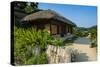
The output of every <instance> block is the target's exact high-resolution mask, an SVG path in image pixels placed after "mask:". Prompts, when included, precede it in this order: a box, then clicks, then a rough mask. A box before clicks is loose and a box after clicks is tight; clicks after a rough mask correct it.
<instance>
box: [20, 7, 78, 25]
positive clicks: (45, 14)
mask: <svg viewBox="0 0 100 67" xmlns="http://www.w3.org/2000/svg"><path fill="white" fill-rule="evenodd" d="M38 19H55V20H58V21H62V22H64V23H67V24H70V25H72V26H76V25H75V24H74V23H73V22H72V21H70V20H68V19H66V18H65V17H63V16H61V15H60V14H58V13H56V12H55V11H53V10H50V9H49V10H42V11H38V12H35V13H32V14H29V15H27V16H25V17H24V18H23V19H22V20H21V21H33V20H38Z"/></svg>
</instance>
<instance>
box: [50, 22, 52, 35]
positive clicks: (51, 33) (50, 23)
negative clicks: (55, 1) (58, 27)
mask: <svg viewBox="0 0 100 67" xmlns="http://www.w3.org/2000/svg"><path fill="white" fill-rule="evenodd" d="M50 34H52V28H51V23H50Z"/></svg>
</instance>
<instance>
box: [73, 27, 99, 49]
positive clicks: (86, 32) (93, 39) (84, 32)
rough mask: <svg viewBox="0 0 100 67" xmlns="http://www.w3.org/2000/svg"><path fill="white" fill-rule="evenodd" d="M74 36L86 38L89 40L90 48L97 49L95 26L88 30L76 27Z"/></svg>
mask: <svg viewBox="0 0 100 67" xmlns="http://www.w3.org/2000/svg"><path fill="white" fill-rule="evenodd" d="M74 34H75V35H76V36H78V37H88V36H89V39H90V40H91V47H97V26H92V27H90V28H82V27H77V28H75V29H74Z"/></svg>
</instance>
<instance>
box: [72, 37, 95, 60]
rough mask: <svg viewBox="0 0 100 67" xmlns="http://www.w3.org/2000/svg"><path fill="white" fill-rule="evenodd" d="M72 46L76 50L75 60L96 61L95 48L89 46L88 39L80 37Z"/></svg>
mask: <svg viewBox="0 0 100 67" xmlns="http://www.w3.org/2000/svg"><path fill="white" fill-rule="evenodd" d="M73 48H74V49H76V50H77V51H78V55H77V61H78V62H81V61H96V59H97V53H96V48H91V47H90V39H88V38H85V37H82V38H78V39H77V40H75V42H74V43H73Z"/></svg>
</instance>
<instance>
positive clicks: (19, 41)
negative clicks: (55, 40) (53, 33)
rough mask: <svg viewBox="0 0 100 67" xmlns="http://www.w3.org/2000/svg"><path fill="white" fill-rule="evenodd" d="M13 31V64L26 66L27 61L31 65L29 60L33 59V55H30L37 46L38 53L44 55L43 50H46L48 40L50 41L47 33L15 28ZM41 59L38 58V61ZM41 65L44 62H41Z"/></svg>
mask: <svg viewBox="0 0 100 67" xmlns="http://www.w3.org/2000/svg"><path fill="white" fill-rule="evenodd" d="M14 29H15V31H14V41H15V42H14V58H15V63H16V64H26V61H28V60H29V62H30V63H33V62H31V59H35V58H34V54H33V53H32V50H33V48H34V46H36V45H39V46H40V49H41V50H40V51H41V52H40V53H44V52H45V51H44V49H46V47H47V44H48V40H49V39H50V34H49V33H47V32H46V31H45V30H43V31H41V30H38V31H37V30H36V29H32V28H29V29H24V28H17V27H15V28H14ZM41 56H42V54H41ZM43 56H45V55H43ZM36 59H37V58H36ZM42 59H43V58H40V59H39V60H42ZM39 60H38V61H39ZM43 60H44V59H43ZM45 60H46V58H45ZM34 63H35V62H34ZM41 63H46V62H42V61H41Z"/></svg>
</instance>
